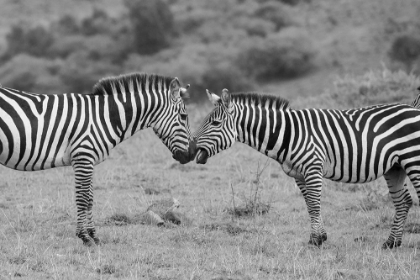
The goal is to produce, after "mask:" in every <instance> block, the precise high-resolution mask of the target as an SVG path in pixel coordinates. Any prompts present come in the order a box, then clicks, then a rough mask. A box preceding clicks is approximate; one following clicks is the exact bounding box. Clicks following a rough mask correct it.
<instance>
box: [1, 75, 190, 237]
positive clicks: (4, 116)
mask: <svg viewBox="0 0 420 280" xmlns="http://www.w3.org/2000/svg"><path fill="white" fill-rule="evenodd" d="M185 91H186V90H185V88H182V87H181V86H180V84H179V81H178V80H177V79H176V78H168V77H161V76H157V75H147V74H130V75H124V76H119V77H113V78H107V79H103V80H101V81H100V82H98V83H97V84H96V85H95V87H94V89H93V92H92V94H75V93H64V94H55V95H45V94H35V93H27V92H22V91H18V90H14V89H9V88H0V164H2V165H4V166H7V167H9V168H13V169H16V170H21V171H36V170H44V169H49V168H54V167H60V166H72V167H73V169H74V172H75V180H76V205H77V236H79V237H80V238H81V239H82V240H83V242H84V243H85V244H87V245H93V244H94V243H98V242H99V240H98V238H97V237H96V236H95V228H94V225H93V221H92V203H93V192H92V175H93V167H94V165H96V164H98V163H100V162H102V161H103V160H105V159H106V158H107V157H108V156H109V154H110V151H111V150H112V148H114V147H115V146H116V145H117V144H119V143H120V142H122V141H123V140H125V139H127V138H128V137H130V136H131V135H133V134H134V133H135V132H137V131H139V130H141V129H144V128H147V127H152V128H153V129H154V131H155V133H156V134H157V135H158V136H159V137H160V138H161V139H162V141H163V143H164V144H165V145H166V146H167V147H168V148H169V149H170V150H171V152H172V153H173V155H174V158H175V159H177V160H179V161H181V162H185V161H186V160H185V159H184V158H183V156H184V155H185V153H186V152H187V150H188V145H189V137H190V132H189V126H188V119H187V113H186V110H185V105H184V103H183V100H182V96H184V95H185Z"/></svg>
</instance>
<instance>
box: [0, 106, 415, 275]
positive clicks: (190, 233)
mask: <svg viewBox="0 0 420 280" xmlns="http://www.w3.org/2000/svg"><path fill="white" fill-rule="evenodd" d="M190 111H192V112H190V114H191V115H195V114H196V113H197V115H199V113H198V112H195V109H194V108H192V110H190ZM201 111H202V110H201ZM193 123H195V122H194V120H193ZM263 167H264V168H263ZM1 171H2V183H1V184H0V190H1V194H2V195H1V196H0V235H1V238H0V252H1V254H0V279H3V278H4V279H9V278H13V279H15V278H26V279H46V278H51V279H114V278H120V279H395V278H398V279H415V278H417V277H419V272H418V265H417V263H418V262H419V260H420V255H419V254H418V252H417V250H418V248H419V244H420V243H419V242H420V236H419V234H418V230H416V228H418V220H419V216H420V215H419V211H418V209H417V207H414V208H413V209H412V210H413V211H411V213H410V216H409V219H408V226H407V228H406V232H407V233H406V234H405V237H404V242H403V246H402V248H400V249H397V250H393V251H386V250H381V249H380V247H381V244H382V242H384V241H385V239H386V238H387V235H388V233H389V230H390V224H391V222H392V216H393V211H394V210H393V206H392V204H390V203H388V202H386V201H385V202H383V201H379V200H377V201H376V200H366V197H368V195H369V193H371V192H372V190H376V189H383V190H385V191H386V187H385V183H384V182H383V181H382V180H381V181H377V182H376V183H372V184H370V185H367V186H365V187H364V186H361V185H360V186H359V185H342V184H336V183H332V182H326V186H325V188H324V191H323V197H322V206H323V210H322V211H323V217H324V221H325V225H326V229H327V231H328V234H329V239H328V241H327V242H326V243H325V245H324V246H323V247H322V248H320V249H318V248H314V247H310V246H308V245H307V241H308V238H309V218H308V214H307V211H306V206H305V203H304V201H303V199H302V197H301V195H300V193H299V190H298V189H297V188H296V187H295V186H294V183H293V180H291V179H290V178H288V177H286V176H285V175H284V174H283V172H282V171H281V170H280V167H279V166H278V164H277V163H275V162H272V161H268V162H267V158H266V157H265V156H263V155H261V154H259V153H257V152H255V151H254V150H252V149H250V148H248V147H245V146H243V145H242V144H236V145H235V146H234V147H233V148H232V149H230V150H228V151H225V152H223V153H221V154H220V155H219V156H217V157H215V158H211V159H210V160H209V163H208V164H206V165H204V166H199V165H195V163H189V164H187V165H179V164H177V163H176V162H175V161H174V160H172V159H171V157H170V154H169V152H168V151H167V150H166V148H164V146H163V144H161V143H159V142H158V141H156V136H155V135H154V134H153V132H152V131H149V130H147V131H144V132H140V133H139V134H138V135H137V136H135V137H133V138H132V139H129V140H128V141H127V142H126V143H123V144H122V145H121V146H119V147H118V148H117V149H116V150H115V151H113V153H112V156H111V158H110V159H109V160H108V161H106V162H104V163H103V164H101V165H99V166H98V167H97V168H96V172H95V180H94V186H95V187H94V189H95V206H94V218H95V220H96V221H97V228H98V234H99V236H100V238H101V239H102V241H103V245H102V246H100V247H97V248H86V247H84V246H83V245H82V244H81V241H80V240H78V239H77V238H76V237H75V212H76V211H75V205H74V192H73V172H72V170H71V168H61V169H55V170H48V171H42V172H33V173H22V172H16V171H13V170H10V169H5V168H2V169H1ZM257 177H258V178H257ZM257 179H258V180H257ZM232 186H233V189H234V193H232ZM257 186H258V189H257V190H256V187H257ZM148 188H150V189H154V190H158V191H160V192H159V193H148V194H146V192H145V190H146V189H148ZM232 195H234V196H235V203H236V206H239V204H240V201H241V200H249V201H256V202H257V201H258V202H262V203H266V204H268V205H270V211H268V212H267V213H265V214H264V215H259V214H255V215H245V216H242V217H237V216H232V215H231V214H230V213H229V211H227V210H228V209H232V206H233V204H232ZM168 196H174V197H176V198H178V199H179V201H180V202H181V207H180V209H179V212H180V213H181V214H182V215H183V216H184V217H185V219H188V221H189V222H187V223H182V224H181V225H180V226H173V227H156V226H152V225H147V224H143V223H141V220H139V219H135V217H138V215H139V214H141V213H143V212H144V210H145V209H146V208H147V205H148V202H150V201H151V200H153V199H160V198H166V197H168ZM256 197H258V199H256ZM367 203H370V204H371V205H370V207H366V204H367ZM110 221H111V222H110Z"/></svg>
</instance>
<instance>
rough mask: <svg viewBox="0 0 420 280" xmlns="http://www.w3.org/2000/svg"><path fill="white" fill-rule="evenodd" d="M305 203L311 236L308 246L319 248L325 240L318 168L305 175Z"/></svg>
mask: <svg viewBox="0 0 420 280" xmlns="http://www.w3.org/2000/svg"><path fill="white" fill-rule="evenodd" d="M305 183H306V184H305V185H306V192H305V195H304V197H305V201H306V205H307V207H308V213H309V218H310V219H311V235H310V237H309V244H311V245H315V246H320V245H322V242H324V238H325V240H326V238H327V236H326V234H325V236H324V237H323V232H324V233H325V230H323V226H322V217H321V189H322V172H321V170H320V169H319V168H312V169H311V170H308V172H306V174H305Z"/></svg>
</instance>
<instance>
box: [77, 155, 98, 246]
mask: <svg viewBox="0 0 420 280" xmlns="http://www.w3.org/2000/svg"><path fill="white" fill-rule="evenodd" d="M72 166H73V169H74V174H75V181H76V208H77V228H76V235H77V237H79V238H80V239H82V241H83V244H85V245H87V246H93V245H95V243H96V242H95V241H96V240H95V228H94V226H93V222H92V220H91V219H92V216H91V209H92V202H93V193H92V175H93V164H92V163H91V162H89V161H86V160H80V159H79V160H75V161H74V162H73V164H72ZM89 205H90V206H89ZM89 209H90V210H89ZM89 211H90V213H89ZM98 242H99V240H98Z"/></svg>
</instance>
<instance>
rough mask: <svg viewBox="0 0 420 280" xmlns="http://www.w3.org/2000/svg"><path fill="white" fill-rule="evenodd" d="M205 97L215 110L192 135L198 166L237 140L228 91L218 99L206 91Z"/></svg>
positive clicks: (224, 91)
mask: <svg viewBox="0 0 420 280" xmlns="http://www.w3.org/2000/svg"><path fill="white" fill-rule="evenodd" d="M207 96H208V98H209V100H210V101H211V102H212V103H213V105H214V106H215V108H214V109H213V111H212V112H211V113H210V114H209V115H208V116H207V117H206V118H205V119H204V122H203V123H202V124H201V126H200V128H199V129H198V130H197V132H196V133H195V134H194V143H195V146H196V147H194V148H195V150H196V151H195V154H196V155H197V159H196V162H197V163H199V164H205V163H206V162H207V159H208V158H209V157H211V156H214V155H215V154H217V153H219V152H221V151H222V150H226V149H228V148H229V147H231V146H232V145H233V143H235V141H236V139H237V130H236V126H235V122H234V106H233V104H232V100H231V94H230V93H229V91H228V90H227V89H224V90H223V91H222V95H221V97H219V96H217V95H216V94H214V93H211V92H210V91H208V90H207ZM195 154H194V155H195Z"/></svg>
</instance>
